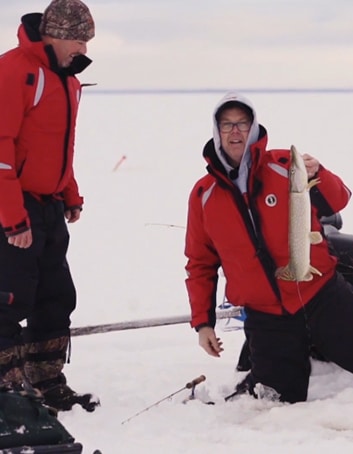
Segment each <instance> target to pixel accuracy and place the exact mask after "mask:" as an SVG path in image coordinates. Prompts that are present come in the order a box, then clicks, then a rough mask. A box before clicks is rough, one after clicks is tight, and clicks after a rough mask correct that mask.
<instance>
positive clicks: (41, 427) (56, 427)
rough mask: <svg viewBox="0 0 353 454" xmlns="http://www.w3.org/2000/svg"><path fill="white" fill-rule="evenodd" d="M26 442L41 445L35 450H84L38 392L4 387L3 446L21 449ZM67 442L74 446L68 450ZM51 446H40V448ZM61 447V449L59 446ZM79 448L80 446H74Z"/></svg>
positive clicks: (0, 400) (0, 404) (0, 405)
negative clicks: (44, 402)
mask: <svg viewBox="0 0 353 454" xmlns="http://www.w3.org/2000/svg"><path fill="white" fill-rule="evenodd" d="M23 446H31V447H37V448H38V449H37V450H34V449H33V451H32V452H35V453H36V452H43V453H44V452H50V453H51V452H53V453H54V452H55V453H56V452H57V453H64V452H70V453H80V452H81V451H82V446H81V445H80V444H79V443H74V438H73V437H72V435H70V434H69V432H67V430H66V429H65V427H64V426H63V425H62V424H61V423H60V422H59V421H58V419H57V418H56V416H55V415H54V414H53V412H52V411H51V410H50V409H49V408H48V407H46V406H45V405H43V404H42V402H41V400H40V399H39V398H38V396H36V395H35V394H34V393H33V394H32V393H26V392H17V391H13V390H9V389H6V388H3V389H1V388H0V449H6V448H7V449H6V450H5V451H1V452H5V453H15V452H18V453H20V452H21V450H16V451H15V450H13V449H10V448H20V447H23ZM64 446H67V448H70V449H71V450H65V448H64ZM41 447H42V448H43V449H44V448H45V447H46V449H47V450H40V448H41ZM56 449H58V450H56ZM73 449H76V450H73Z"/></svg>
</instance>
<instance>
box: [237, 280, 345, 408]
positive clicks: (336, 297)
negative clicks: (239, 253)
mask: <svg viewBox="0 0 353 454" xmlns="http://www.w3.org/2000/svg"><path fill="white" fill-rule="evenodd" d="M246 315H247V317H246V319H245V321H244V330H245V335H246V338H247V341H248V342H249V347H250V357H251V372H250V374H249V376H248V378H247V381H248V382H249V383H248V385H249V388H250V390H253V389H254V386H255V385H256V383H261V384H262V385H265V386H267V387H270V388H272V389H274V390H275V391H276V392H277V393H278V394H279V395H280V400H281V401H284V402H290V403H294V402H301V401H305V400H306V399H307V393H308V385H309V377H310V372H311V366H310V352H311V349H312V347H313V346H314V347H315V348H317V350H318V351H319V352H320V353H321V354H322V355H323V357H324V358H325V359H326V360H327V361H330V362H334V363H336V364H337V365H339V366H340V367H342V368H343V369H346V370H348V371H350V372H352V373H353V350H352V346H353V329H352V327H353V287H352V285H351V284H349V283H348V282H347V281H345V279H344V278H343V277H342V275H340V274H339V273H337V274H336V275H335V276H334V277H333V278H332V279H331V280H330V281H329V282H328V283H327V284H326V285H325V286H324V287H323V288H322V289H321V290H320V292H319V293H318V294H317V295H316V296H315V297H314V298H313V299H312V300H311V301H310V302H309V303H308V304H307V305H305V307H303V308H302V309H300V310H299V311H298V312H297V313H295V314H294V315H272V314H267V313H263V312H258V311H254V310H252V309H248V308H247V309H246ZM254 394H255V395H256V389H255V392H254Z"/></svg>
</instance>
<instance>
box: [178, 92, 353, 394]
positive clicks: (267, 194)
mask: <svg viewBox="0 0 353 454" xmlns="http://www.w3.org/2000/svg"><path fill="white" fill-rule="evenodd" d="M266 145H267V132H266V130H265V128H264V127H263V126H262V125H260V124H259V123H258V122H257V118H256V112H255V110H254V108H253V106H252V104H251V103H250V102H249V101H248V100H247V99H246V98H244V97H243V96H241V95H238V94H236V93H229V94H227V95H226V96H225V97H224V98H223V99H222V100H221V101H220V103H219V104H218V105H217V106H216V109H215V112H214V132H213V139H211V140H210V141H209V142H208V143H207V144H206V145H205V147H204V151H203V155H204V158H205V159H206V161H207V163H208V166H207V170H208V174H207V175H206V176H204V177H203V178H201V179H200V180H199V181H198V182H197V183H196V185H195V186H194V188H193V189H192V192H191V195H190V199H189V212H188V223H187V232H186V247H185V253H186V256H187V258H188V262H187V265H186V270H187V275H188V277H187V279H186V285H187V290H188V294H189V300H190V305H191V312H192V321H191V325H192V327H194V328H195V329H196V331H197V332H198V335H199V343H200V345H201V347H203V348H204V349H205V350H206V352H207V353H208V354H210V355H212V356H215V357H218V356H220V354H221V352H222V350H223V348H222V342H221V340H220V339H219V338H218V337H217V336H216V334H215V330H214V326H215V321H216V319H215V308H216V290H217V281H218V270H219V268H220V267H222V269H223V272H224V275H225V278H226V296H227V300H228V301H229V302H231V303H232V304H234V305H236V306H244V308H245V312H246V319H245V322H244V330H245V334H246V337H247V340H248V343H249V346H250V357H251V371H250V374H249V375H248V377H247V383H246V386H245V388H246V389H247V390H249V392H250V393H251V394H253V395H255V396H258V397H260V396H262V395H263V393H264V391H263V390H265V391H266V390H267V391H268V390H269V392H270V394H271V396H273V390H274V391H275V394H276V395H277V396H278V398H279V399H280V400H282V401H286V402H291V403H293V402H298V401H304V400H306V398H307V391H308V383H309V376H310V359H309V358H310V351H311V348H312V346H315V347H316V348H317V350H318V351H320V353H321V354H322V355H323V356H324V357H325V358H326V359H327V360H329V361H332V362H335V363H337V364H338V365H339V366H341V367H343V368H345V369H347V370H349V371H350V372H353V354H352V352H351V351H350V348H349V346H350V345H353V331H352V323H353V290H352V286H351V285H350V284H349V283H348V282H346V281H345V280H344V279H343V277H342V276H341V275H340V274H339V273H337V271H336V264H337V259H336V258H335V257H333V256H332V255H331V254H330V252H329V247H328V243H327V241H326V239H325V238H324V236H323V239H322V241H320V242H319V243H318V244H315V245H311V246H310V265H311V266H312V267H313V268H312V269H314V268H315V269H316V270H319V272H320V273H319V274H314V273H313V275H312V276H309V277H308V278H305V279H303V280H300V281H297V280H291V279H290V278H289V279H288V277H287V278H286V279H283V278H280V277H279V275H278V270H279V269H281V268H283V267H284V266H285V265H286V264H288V262H289V259H290V248H289V233H288V232H289V223H290V208H289V196H290V192H289V188H290V185H289V179H290V175H291V164H292V154H291V152H290V150H267V149H266ZM303 161H304V167H305V168H306V173H307V178H308V180H309V181H310V180H312V179H313V178H318V179H319V183H318V184H315V185H314V186H312V187H311V189H310V201H309V200H308V204H309V205H311V221H310V222H311V231H312V232H321V233H322V235H323V231H322V226H321V224H320V218H321V217H322V216H330V215H332V214H334V213H336V212H338V211H340V210H342V209H343V208H344V207H345V206H346V205H347V203H348V201H349V199H350V196H351V192H350V191H349V189H348V188H347V187H346V186H345V185H344V183H343V182H342V181H341V179H340V178H339V177H337V176H336V175H334V174H333V173H331V172H330V171H329V170H327V169H325V168H324V167H323V166H322V165H321V164H320V163H319V162H318V160H317V159H315V158H313V157H312V156H310V155H307V154H304V155H303ZM304 172H305V169H304ZM304 178H305V175H304ZM309 187H310V186H309ZM267 391H266V392H267ZM266 392H265V394H266Z"/></svg>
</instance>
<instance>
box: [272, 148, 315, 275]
mask: <svg viewBox="0 0 353 454" xmlns="http://www.w3.org/2000/svg"><path fill="white" fill-rule="evenodd" d="M290 155H291V166H290V173H289V224H288V225H289V227H288V228H289V231H288V238H289V262H288V264H287V265H286V266H284V267H279V268H277V270H276V272H275V275H276V277H277V278H278V279H282V280H286V281H297V282H301V281H311V280H312V279H313V275H314V274H316V275H318V276H322V273H321V272H320V271H319V270H317V269H316V268H314V267H313V266H312V265H311V264H310V249H311V245H315V244H319V243H321V242H322V241H323V238H322V235H321V233H320V232H311V203H310V194H309V191H310V189H311V188H312V187H313V186H315V185H317V184H319V183H320V179H319V178H316V179H313V180H311V181H310V182H308V174H307V171H306V168H305V164H304V159H303V158H302V156H301V155H300V154H299V152H298V151H297V149H296V148H295V146H294V145H292V146H291V148H290Z"/></svg>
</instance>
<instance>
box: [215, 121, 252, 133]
mask: <svg viewBox="0 0 353 454" xmlns="http://www.w3.org/2000/svg"><path fill="white" fill-rule="evenodd" d="M218 125H219V130H220V131H221V132H231V131H233V128H234V126H236V127H237V129H238V130H239V131H241V132H248V131H250V128H251V122H250V121H248V120H246V121H245V120H244V121H237V122H235V123H233V122H232V121H221V122H220V123H219V124H218Z"/></svg>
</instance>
